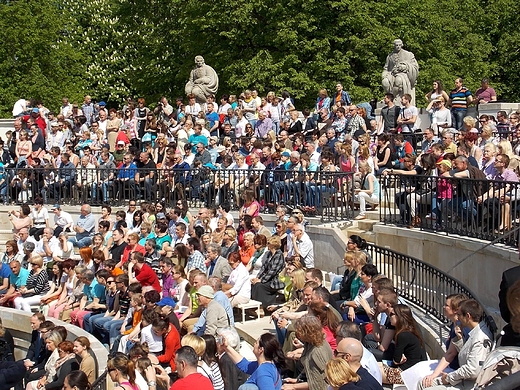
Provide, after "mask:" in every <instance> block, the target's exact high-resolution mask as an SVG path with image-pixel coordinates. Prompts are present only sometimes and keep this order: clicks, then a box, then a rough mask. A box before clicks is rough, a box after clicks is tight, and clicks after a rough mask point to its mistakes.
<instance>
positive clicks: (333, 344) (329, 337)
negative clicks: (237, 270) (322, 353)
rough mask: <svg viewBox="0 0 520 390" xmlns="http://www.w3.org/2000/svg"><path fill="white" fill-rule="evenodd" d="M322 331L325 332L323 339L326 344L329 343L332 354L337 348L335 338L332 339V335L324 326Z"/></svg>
mask: <svg viewBox="0 0 520 390" xmlns="http://www.w3.org/2000/svg"><path fill="white" fill-rule="evenodd" d="M323 331H324V332H325V339H326V340H327V343H329V345H330V348H331V349H332V352H334V351H335V350H336V348H338V344H336V337H334V334H333V333H332V331H331V330H330V329H329V327H328V326H324V327H323Z"/></svg>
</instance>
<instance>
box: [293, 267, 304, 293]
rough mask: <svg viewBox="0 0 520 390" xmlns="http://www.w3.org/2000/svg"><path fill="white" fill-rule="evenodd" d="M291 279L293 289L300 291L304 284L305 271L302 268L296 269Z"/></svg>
mask: <svg viewBox="0 0 520 390" xmlns="http://www.w3.org/2000/svg"><path fill="white" fill-rule="evenodd" d="M291 276H292V278H293V285H292V288H293V289H297V290H301V289H302V288H303V285H304V284H305V270H304V269H303V268H296V269H295V270H294V271H293V272H292V274H291Z"/></svg>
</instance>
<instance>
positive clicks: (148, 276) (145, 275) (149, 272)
mask: <svg viewBox="0 0 520 390" xmlns="http://www.w3.org/2000/svg"><path fill="white" fill-rule="evenodd" d="M135 278H136V279H137V280H138V281H139V283H141V286H143V287H146V286H152V287H153V289H154V290H155V291H157V292H158V293H159V294H160V293H161V285H160V284H159V279H158V278H157V274H156V273H155V272H153V269H152V267H150V266H149V265H148V264H143V266H142V267H141V269H140V270H137V269H135Z"/></svg>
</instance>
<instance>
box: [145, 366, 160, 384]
mask: <svg viewBox="0 0 520 390" xmlns="http://www.w3.org/2000/svg"><path fill="white" fill-rule="evenodd" d="M144 374H145V377H146V381H147V382H151V381H154V382H156V381H157V374H156V373H155V368H154V366H152V365H151V364H150V365H149V366H148V367H146V369H145V370H144Z"/></svg>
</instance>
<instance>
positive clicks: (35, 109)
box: [31, 107, 40, 112]
mask: <svg viewBox="0 0 520 390" xmlns="http://www.w3.org/2000/svg"><path fill="white" fill-rule="evenodd" d="M31 112H40V110H38V109H37V108H36V107H34V108H33V109H32V110H31Z"/></svg>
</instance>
